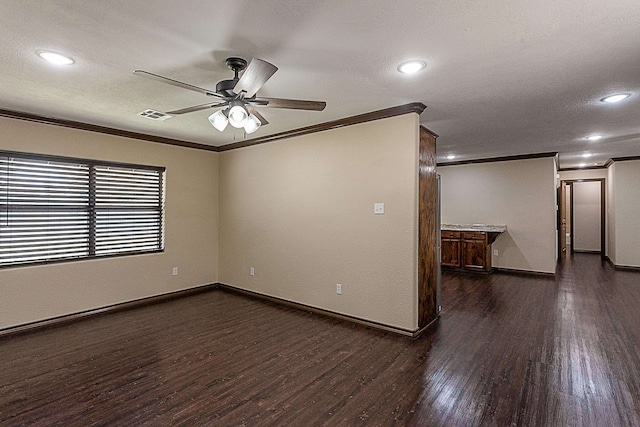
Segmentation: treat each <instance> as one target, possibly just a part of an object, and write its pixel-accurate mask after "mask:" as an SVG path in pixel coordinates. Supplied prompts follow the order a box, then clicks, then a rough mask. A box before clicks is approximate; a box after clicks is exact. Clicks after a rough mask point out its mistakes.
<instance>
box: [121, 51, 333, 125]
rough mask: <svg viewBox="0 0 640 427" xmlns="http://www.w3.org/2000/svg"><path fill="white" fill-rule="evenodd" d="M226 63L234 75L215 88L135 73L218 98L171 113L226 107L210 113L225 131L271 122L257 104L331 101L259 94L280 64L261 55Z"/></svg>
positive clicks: (318, 105) (316, 105)
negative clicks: (267, 96) (249, 59)
mask: <svg viewBox="0 0 640 427" xmlns="http://www.w3.org/2000/svg"><path fill="white" fill-rule="evenodd" d="M226 63H227V66H228V67H229V68H230V69H231V70H232V71H233V72H234V78H233V79H228V80H221V81H219V82H218V83H217V84H216V90H215V91H214V90H210V89H205V88H201V87H198V86H194V85H192V84H189V83H183V82H181V81H178V80H174V79H171V78H168V77H164V76H160V75H158V74H154V73H150V72H148V71H143V70H135V71H134V72H133V73H134V74H137V75H140V76H143V77H149V78H153V79H156V80H160V81H162V82H164V83H168V84H171V85H174V86H178V87H181V88H183V89H188V90H192V91H195V92H199V93H202V94H204V95H207V96H211V97H214V98H217V101H216V102H214V103H211V102H209V103H206V104H201V105H195V106H193V107H187V108H182V109H179V110H175V111H169V112H167V114H173V115H180V114H186V113H192V112H195V111H200V110H205V109H209V108H223V109H222V110H218V111H216V112H215V113H213V114H211V115H210V116H209V122H211V124H212V125H213V127H215V128H216V129H217V130H219V131H220V132H222V131H224V130H225V129H226V128H227V125H228V124H231V126H233V127H234V128H237V129H241V128H244V130H245V132H246V133H247V134H250V133H253V132H255V131H257V130H258V129H259V128H260V127H261V126H262V125H266V124H268V123H269V122H268V121H267V120H266V119H265V118H264V117H262V115H261V114H260V113H258V111H257V109H256V108H255V107H270V108H287V109H291V110H309V111H322V110H324V108H325V107H326V105H327V104H326V102H324V101H303V100H297V99H281V98H266V97H258V96H257V92H258V90H260V88H261V87H262V86H263V85H264V84H265V83H266V82H267V80H269V79H270V78H271V76H273V74H274V73H275V72H276V71H277V70H278V67H276V66H275V65H273V64H270V63H268V62H267V61H263V60H262V59H258V58H253V59H252V60H251V62H249V63H248V65H247V61H246V60H244V59H243V58H238V57H230V58H227V61H226ZM240 72H242V76H240Z"/></svg>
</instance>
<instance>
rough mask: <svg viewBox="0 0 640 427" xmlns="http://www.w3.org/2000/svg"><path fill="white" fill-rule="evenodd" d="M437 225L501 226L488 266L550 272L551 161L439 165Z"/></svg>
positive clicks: (553, 180)
mask: <svg viewBox="0 0 640 427" xmlns="http://www.w3.org/2000/svg"><path fill="white" fill-rule="evenodd" d="M438 173H439V174H440V175H441V176H442V223H444V224H447V223H453V224H456V223H457V224H470V223H471V224H473V223H483V224H496V225H506V226H507V233H505V234H503V235H501V236H500V237H498V240H496V242H495V243H494V244H493V249H497V250H498V251H499V256H497V257H496V256H494V257H493V266H494V267H501V268H506V269H515V270H527V271H536V272H544V273H554V272H555V266H556V240H557V239H556V237H557V233H556V208H555V205H556V191H555V189H556V173H555V163H554V159H553V157H548V158H541V159H529V160H514V161H505V162H492V163H479V164H468V165H456V166H440V167H438Z"/></svg>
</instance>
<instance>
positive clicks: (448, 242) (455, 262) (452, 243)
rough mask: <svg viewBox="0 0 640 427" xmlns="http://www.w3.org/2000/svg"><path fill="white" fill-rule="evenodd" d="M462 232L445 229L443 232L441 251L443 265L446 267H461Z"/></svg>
mask: <svg viewBox="0 0 640 427" xmlns="http://www.w3.org/2000/svg"><path fill="white" fill-rule="evenodd" d="M460 234H461V233H460V232H459V231H447V230H443V231H442V233H441V244H440V253H441V254H442V260H441V265H443V266H446V267H461V266H462V263H461V262H462V260H461V259H460V244H461V240H460Z"/></svg>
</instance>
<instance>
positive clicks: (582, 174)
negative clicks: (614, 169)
mask: <svg viewBox="0 0 640 427" xmlns="http://www.w3.org/2000/svg"><path fill="white" fill-rule="evenodd" d="M558 174H559V175H560V180H561V181H571V180H578V179H600V178H607V176H608V170H607V169H584V170H575V171H560V172H558Z"/></svg>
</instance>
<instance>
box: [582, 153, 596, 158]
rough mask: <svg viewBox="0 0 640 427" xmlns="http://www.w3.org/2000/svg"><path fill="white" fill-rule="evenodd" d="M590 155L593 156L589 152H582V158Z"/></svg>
mask: <svg viewBox="0 0 640 427" xmlns="http://www.w3.org/2000/svg"><path fill="white" fill-rule="evenodd" d="M591 156H593V154H591V153H584V154H583V155H582V157H584V158H587V157H591Z"/></svg>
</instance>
